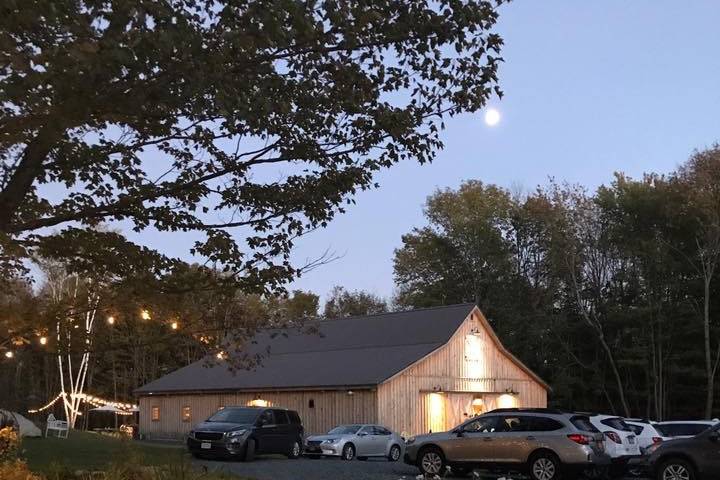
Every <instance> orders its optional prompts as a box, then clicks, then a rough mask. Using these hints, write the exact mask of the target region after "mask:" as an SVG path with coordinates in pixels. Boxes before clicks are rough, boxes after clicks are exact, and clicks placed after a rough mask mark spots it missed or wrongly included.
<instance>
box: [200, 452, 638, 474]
mask: <svg viewBox="0 0 720 480" xmlns="http://www.w3.org/2000/svg"><path fill="white" fill-rule="evenodd" d="M195 462H196V463H197V464H198V465H201V466H205V467H207V468H208V469H213V470H222V471H225V472H229V473H234V474H236V475H239V476H241V477H249V478H252V479H256V480H402V479H406V480H410V479H415V478H416V477H417V476H418V470H417V469H416V468H413V467H411V466H408V465H405V464H404V463H402V462H388V461H386V460H368V461H365V462H362V461H359V460H356V461H352V462H344V461H342V460H337V459H330V458H323V459H319V460H312V459H307V458H301V459H298V460H288V459H287V458H285V457H280V456H265V457H258V458H256V459H255V461H253V462H250V463H244V462H238V461H205V460H203V461H195ZM498 477H505V478H508V479H510V478H512V479H516V478H517V479H520V478H523V477H521V476H519V475H490V474H481V475H480V477H477V476H476V477H474V479H477V480H480V479H487V480H491V479H496V478H498ZM448 478H451V477H448ZM628 480H630V479H628ZM634 480H638V479H637V478H635V479H634Z"/></svg>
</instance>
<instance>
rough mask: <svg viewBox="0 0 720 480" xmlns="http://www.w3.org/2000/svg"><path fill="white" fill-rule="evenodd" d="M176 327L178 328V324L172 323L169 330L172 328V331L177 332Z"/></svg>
mask: <svg viewBox="0 0 720 480" xmlns="http://www.w3.org/2000/svg"><path fill="white" fill-rule="evenodd" d="M178 327H179V325H178V322H172V323H171V324H170V328H172V329H173V330H177V329H178Z"/></svg>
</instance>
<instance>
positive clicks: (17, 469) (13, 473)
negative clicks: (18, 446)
mask: <svg viewBox="0 0 720 480" xmlns="http://www.w3.org/2000/svg"><path fill="white" fill-rule="evenodd" d="M0 478H2V480H43V479H42V477H38V476H37V475H35V474H33V473H32V472H31V471H30V470H29V469H28V467H27V465H25V462H21V461H20V460H13V461H7V462H2V463H0Z"/></svg>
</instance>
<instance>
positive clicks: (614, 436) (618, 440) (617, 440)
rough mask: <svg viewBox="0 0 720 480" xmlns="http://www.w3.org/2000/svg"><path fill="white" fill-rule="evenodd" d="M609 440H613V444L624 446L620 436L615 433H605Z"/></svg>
mask: <svg viewBox="0 0 720 480" xmlns="http://www.w3.org/2000/svg"><path fill="white" fill-rule="evenodd" d="M603 433H604V434H605V436H606V437H607V438H609V439H610V440H612V441H613V442H615V443H617V444H622V439H621V438H620V435H618V434H617V433H615V432H603Z"/></svg>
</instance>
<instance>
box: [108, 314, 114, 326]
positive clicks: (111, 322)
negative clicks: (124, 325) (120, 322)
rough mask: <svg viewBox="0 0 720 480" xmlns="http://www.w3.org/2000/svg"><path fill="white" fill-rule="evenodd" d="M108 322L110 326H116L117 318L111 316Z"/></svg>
mask: <svg viewBox="0 0 720 480" xmlns="http://www.w3.org/2000/svg"><path fill="white" fill-rule="evenodd" d="M107 322H108V324H110V325H115V317H113V316H112V315H110V316H109V317H108V318H107Z"/></svg>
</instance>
